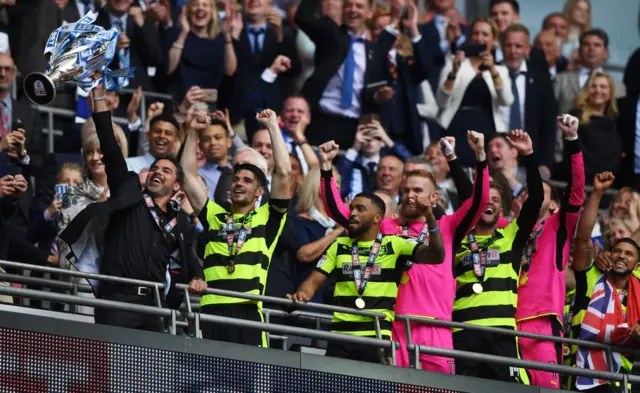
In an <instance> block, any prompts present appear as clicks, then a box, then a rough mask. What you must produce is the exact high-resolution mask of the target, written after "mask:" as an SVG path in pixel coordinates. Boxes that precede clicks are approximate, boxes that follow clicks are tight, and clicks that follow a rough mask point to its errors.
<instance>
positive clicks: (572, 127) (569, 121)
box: [557, 115, 580, 138]
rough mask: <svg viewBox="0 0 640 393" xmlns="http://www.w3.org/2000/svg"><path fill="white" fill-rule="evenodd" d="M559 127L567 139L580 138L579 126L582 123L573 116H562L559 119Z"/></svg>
mask: <svg viewBox="0 0 640 393" xmlns="http://www.w3.org/2000/svg"><path fill="white" fill-rule="evenodd" d="M557 120H558V127H560V129H561V130H562V133H563V134H564V137H565V138H573V137H577V136H578V126H579V125H580V121H579V120H578V118H577V117H575V116H571V115H560V116H558V117H557Z"/></svg>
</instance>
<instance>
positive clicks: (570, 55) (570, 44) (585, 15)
mask: <svg viewBox="0 0 640 393" xmlns="http://www.w3.org/2000/svg"><path fill="white" fill-rule="evenodd" d="M564 18H565V20H566V21H567V35H568V37H567V41H566V42H565V43H564V45H563V46H562V54H563V55H564V56H565V57H566V58H567V59H569V69H570V70H573V69H576V67H577V64H576V63H577V59H578V51H577V49H578V47H579V46H580V36H582V33H584V32H585V31H587V30H589V29H590V28H591V4H590V3H589V0H567V2H566V3H565V4H564Z"/></svg>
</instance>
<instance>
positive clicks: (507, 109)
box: [500, 60, 527, 127]
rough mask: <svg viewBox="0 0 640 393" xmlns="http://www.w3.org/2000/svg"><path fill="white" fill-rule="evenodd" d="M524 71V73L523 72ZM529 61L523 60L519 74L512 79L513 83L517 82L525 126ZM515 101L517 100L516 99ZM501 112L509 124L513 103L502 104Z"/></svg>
mask: <svg viewBox="0 0 640 393" xmlns="http://www.w3.org/2000/svg"><path fill="white" fill-rule="evenodd" d="M523 72H524V74H522V73H523ZM526 73H527V62H526V61H524V60H523V61H522V64H520V69H519V70H518V75H517V76H516V78H515V80H513V79H512V80H511V83H512V84H513V83H515V84H516V89H517V90H518V99H519V100H520V117H521V119H520V120H521V121H522V126H523V127H524V104H525V102H524V100H525V97H526V94H527V90H526V89H527V75H526ZM514 103H515V101H514ZM500 114H501V116H502V119H503V120H504V124H509V120H510V119H511V105H502V106H500Z"/></svg>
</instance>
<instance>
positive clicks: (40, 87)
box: [23, 72, 56, 105]
mask: <svg viewBox="0 0 640 393" xmlns="http://www.w3.org/2000/svg"><path fill="white" fill-rule="evenodd" d="M23 88H24V92H25V94H26V95H27V97H28V98H29V100H31V102H33V103H34V104H36V105H47V104H49V103H51V101H53V100H54V98H56V85H55V83H54V82H53V80H52V79H51V78H50V77H49V76H47V75H45V74H43V73H41V72H33V73H31V74H29V75H28V76H27V77H26V78H25V79H24V84H23Z"/></svg>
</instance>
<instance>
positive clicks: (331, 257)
mask: <svg viewBox="0 0 640 393" xmlns="http://www.w3.org/2000/svg"><path fill="white" fill-rule="evenodd" d="M337 254H338V242H334V243H333V244H332V245H331V247H329V248H328V249H327V251H326V252H325V253H324V255H323V256H322V257H320V260H319V261H318V263H317V264H316V267H315V270H317V271H319V272H320V273H322V274H324V275H325V276H329V275H331V273H332V272H333V271H334V270H335V268H336V256H337Z"/></svg>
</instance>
